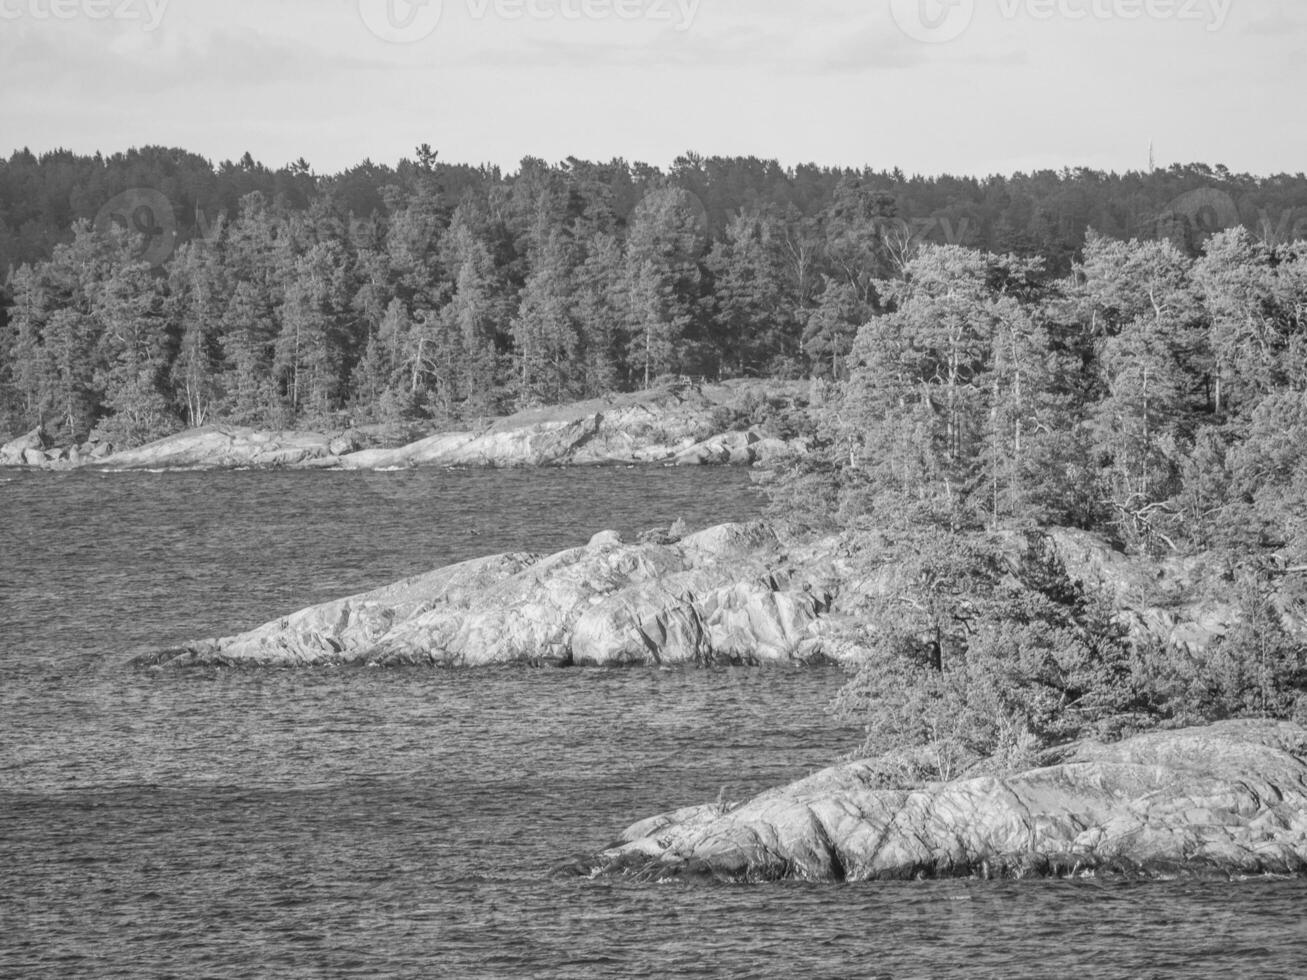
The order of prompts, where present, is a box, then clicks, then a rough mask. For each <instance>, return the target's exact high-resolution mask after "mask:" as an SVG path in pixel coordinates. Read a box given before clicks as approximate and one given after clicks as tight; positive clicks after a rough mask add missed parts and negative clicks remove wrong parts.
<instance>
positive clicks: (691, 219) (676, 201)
mask: <svg viewBox="0 0 1307 980" xmlns="http://www.w3.org/2000/svg"><path fill="white" fill-rule="evenodd" d="M642 213H643V214H646V215H648V214H652V215H653V216H655V218H656V219H657V218H659V217H661V218H662V219H663V220H666V221H668V222H669V223H670V224H672V225H675V226H677V227H679V228H683V229H684V230H686V231H689V232H692V234H693V236H694V240H695V246H696V248H699V249H704V248H706V247H707V246H708V245H709V244H711V241H712V239H711V237H710V232H711V230H712V229H711V227H710V226H709V223H708V209H707V208H706V207H704V203H703V201H702V200H701V199H700V197H699V195H698V194H696V193H694V191H688V190H686V189H685V188H684V187H662V188H659V189H657V190H654V191H651V192H649V193H648V194H646V195H645V196H644V197H642V198H641V199H640V201H639V202H638V203H637V204H636V206H635V208H634V210H632V212H631V217H632V220H634V219H635V217H636V216H637V215H640V214H642Z"/></svg>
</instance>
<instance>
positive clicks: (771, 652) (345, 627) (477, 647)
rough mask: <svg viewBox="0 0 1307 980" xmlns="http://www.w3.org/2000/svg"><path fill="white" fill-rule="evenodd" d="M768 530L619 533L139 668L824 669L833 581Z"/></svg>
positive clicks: (803, 552)
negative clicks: (643, 536)
mask: <svg viewBox="0 0 1307 980" xmlns="http://www.w3.org/2000/svg"><path fill="white" fill-rule="evenodd" d="M820 554H821V550H820V548H819V547H818V546H795V547H792V548H786V547H785V546H783V545H782V543H781V542H780V540H779V539H778V538H777V536H776V534H775V533H774V532H773V531H772V530H771V528H770V527H768V526H767V525H765V524H761V523H756V524H746V525H739V524H730V525H723V526H721V527H717V528H711V529H709V530H707V531H703V532H700V533H698V534H694V535H691V536H689V537H686V538H684V539H683V540H681V541H678V542H675V543H668V544H654V543H638V544H624V543H622V541H621V538H620V536H619V535H618V534H616V533H615V532H606V533H604V534H600V535H597V536H596V537H595V538H594V540H593V541H591V543H590V544H589V545H588V546H586V547H583V548H574V549H570V550H568V551H563V552H560V553H559V554H556V555H552V556H548V557H541V556H538V555H525V554H510V555H496V556H493V557H489V558H481V559H477V560H475V561H470V562H465V563H463V564H460V565H454V566H451V567H449V568H443V569H439V570H437V571H434V572H431V573H429V574H427V575H422V576H418V577H416V578H412V579H408V580H406V581H403V582H400V583H397V584H395V585H391V586H387V587H385V588H382V589H378V590H376V591H374V592H369V593H366V594H364V595H359V596H353V597H351V598H348V599H342V600H339V601H336V602H329V603H325V604H323V605H319V606H314V607H312V608H309V609H304V610H301V611H300V612H297V613H294V614H292V615H290V616H287V617H285V618H283V619H278V620H274V621H273V622H270V623H267V624H266V625H264V626H261V627H259V628H258V629H255V630H252V631H250V632H248V633H243V634H241V635H239V636H232V637H227V638H225V639H217V640H206V641H202V642H197V643H192V644H189V645H187V646H185V647H183V648H180V649H173V650H165V651H160V652H155V653H149V654H146V655H144V656H143V657H140V658H138V659H137V661H136V663H137V664H138V665H141V666H164V665H167V666H174V667H178V666H272V667H308V666H323V665H353V666H372V665H376V666H401V665H437V666H449V667H479V666H490V665H496V664H514V663H558V664H575V665H581V666H601V665H623V664H681V663H707V662H723V663H750V664H757V663H776V662H804V661H809V660H813V659H816V658H818V657H820V656H821V643H820V637H819V635H818V630H819V627H820V615H821V613H822V612H824V611H825V610H826V609H827V608H828V606H829V603H830V599H831V592H830V580H831V579H832V578H833V572H832V571H831V570H830V569H829V567H828V565H826V564H824V563H823V562H822V560H821V559H820Z"/></svg>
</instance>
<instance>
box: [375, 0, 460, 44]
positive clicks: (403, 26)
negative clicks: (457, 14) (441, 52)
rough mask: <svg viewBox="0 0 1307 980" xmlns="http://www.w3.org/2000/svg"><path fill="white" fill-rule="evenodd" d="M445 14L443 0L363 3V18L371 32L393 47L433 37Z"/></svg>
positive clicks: (390, 0)
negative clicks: (442, 15)
mask: <svg viewBox="0 0 1307 980" xmlns="http://www.w3.org/2000/svg"><path fill="white" fill-rule="evenodd" d="M443 11H444V3H443V0H359V16H360V17H362V18H363V23H364V24H365V25H366V26H367V29H368V30H370V31H371V32H372V33H373V34H375V35H376V36H377V37H379V38H381V40H383V41H386V42H388V43H390V44H414V43H416V42H418V41H421V40H423V39H425V38H428V37H430V36H431V35H432V34H433V33H434V32H435V30H436V28H437V27H438V26H439V24H440V15H441V13H443Z"/></svg>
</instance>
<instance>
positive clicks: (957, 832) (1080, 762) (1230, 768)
mask: <svg viewBox="0 0 1307 980" xmlns="http://www.w3.org/2000/svg"><path fill="white" fill-rule="evenodd" d="M574 870H576V871H577V872H578V873H582V874H631V875H639V876H642V877H653V878H663V877H674V876H677V875H685V874H703V875H712V876H716V877H719V878H725V879H731V880H744V881H760V880H776V879H782V878H793V879H800V880H809V881H847V882H855V881H868V880H878V879H881V880H883V879H911V878H940V877H970V876H983V877H991V876H993V877H1022V876H1037V875H1065V876H1074V875H1090V874H1106V873H1117V874H1128V875H1173V874H1194V875H1220V876H1227V875H1266V874H1276V875H1295V874H1301V873H1303V872H1304V871H1305V870H1307V729H1304V728H1301V727H1299V726H1297V725H1291V724H1286V723H1278V724H1277V723H1271V722H1248V721H1243V722H1226V723H1221V724H1217V725H1212V726H1208V727H1204V728H1196V729H1186V730H1181V731H1164V732H1150V733H1147V734H1144V735H1139V736H1136V737H1135V738H1131V739H1127V740H1125V741H1123V742H1119V743H1117V744H1114V745H1105V744H1102V743H1099V742H1093V741H1084V742H1078V743H1075V744H1072V745H1068V746H1065V747H1061V748H1058V749H1056V750H1053V751H1051V752H1049V753H1047V755H1046V757H1045V758H1044V759H1043V760H1041V764H1040V765H1039V766H1037V767H1036V768H1031V769H1028V770H1026V771H1023V772H1017V773H1011V774H1003V775H984V776H979V777H974V778H962V779H957V780H954V781H951V782H945V783H934V784H929V785H926V786H922V787H920V788H916V789H911V790H902V789H885V788H883V787H881V786H880V785H879V784H878V780H877V778H876V770H875V767H874V765H873V764H872V763H870V762H867V761H859V762H850V763H847V764H845V765H841V766H836V767H835V768H832V769H827V770H825V771H824V772H819V773H817V774H815V775H813V776H810V777H808V778H807V779H803V780H800V781H798V782H796V783H793V784H791V785H789V786H786V787H783V788H780V789H775V790H771V791H769V792H766V793H763V794H761V795H760V796H757V797H755V798H753V799H752V800H748V801H745V802H741V803H717V804H706V805H703V806H695V807H690V808H687V809H684V810H678V811H676V812H674V813H668V814H664V815H662V816H658V817H653V818H651V819H649V820H645V821H642V822H641V823H638V824H636V825H634V826H633V827H631V828H630V829H629V830H627V831H626V832H625V834H623V835H622V839H621V842H620V843H618V844H616V845H615V846H613V847H611V848H609V849H608V850H606V851H604V852H602V853H601V854H598V855H596V856H595V857H593V858H591V859H589V860H587V861H582V862H579V863H578V864H577V865H576V866H575V868H574Z"/></svg>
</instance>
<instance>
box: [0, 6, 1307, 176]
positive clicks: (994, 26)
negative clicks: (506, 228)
mask: <svg viewBox="0 0 1307 980" xmlns="http://www.w3.org/2000/svg"><path fill="white" fill-rule="evenodd" d="M1300 8H1307V4H1301V3H1299V2H1297V0H443V2H441V0H426V2H425V3H424V4H417V5H414V4H411V3H410V2H409V0H0V153H3V155H4V156H6V157H7V156H8V155H9V153H10V152H11V151H12V150H14V149H15V148H19V147H23V146H27V147H30V148H31V149H32V150H34V151H37V152H40V151H45V150H50V149H53V148H57V147H67V148H70V149H73V150H77V151H80V152H91V151H95V150H103V151H110V152H111V151H118V150H124V149H127V148H129V147H132V146H139V145H144V144H163V145H168V146H181V147H185V148H186V149H189V150H193V151H195V152H198V153H200V154H203V155H204V156H206V157H209V158H210V159H211V160H213V161H214V162H215V163H216V162H219V161H221V160H224V159H238V158H239V157H240V155H241V154H242V153H244V152H245V151H246V150H249V151H250V152H251V153H253V154H254V156H255V157H256V158H257V159H259V160H261V161H263V162H264V163H267V164H268V165H270V166H273V167H276V166H280V165H282V164H285V163H287V162H290V161H292V160H294V159H296V158H298V157H301V156H302V157H304V158H305V159H307V160H308V161H309V163H310V164H311V165H312V166H313V168H314V170H315V171H316V172H318V173H329V172H333V171H336V170H339V169H341V168H344V167H347V166H351V165H353V164H355V163H358V162H360V161H361V160H363V159H364V158H365V157H370V158H371V159H373V160H375V161H378V162H384V163H394V162H395V161H397V160H398V159H399V158H400V157H403V156H412V152H413V148H414V147H415V146H417V145H418V144H419V143H423V142H426V143H430V144H431V145H432V146H433V147H435V148H436V149H437V150H438V151H439V152H440V156H441V159H443V160H446V161H451V162H470V163H483V162H489V163H496V164H500V165H502V166H504V167H505V168H506V169H510V170H511V169H516V164H517V161H518V160H520V159H521V158H522V157H523V156H524V155H532V156H538V157H543V158H545V159H546V160H548V161H551V162H556V161H560V160H563V159H565V158H566V157H568V156H577V157H582V158H589V159H605V160H606V159H611V158H613V157H618V156H620V157H625V158H626V159H628V160H640V161H645V162H648V163H653V164H657V165H660V166H666V165H667V164H669V163H670V162H671V161H672V160H673V159H674V158H675V157H676V156H677V155H679V154H681V153H683V152H685V151H687V150H693V151H696V152H698V153H702V154H705V155H714V154H721V155H749V154H752V155H756V156H760V157H775V158H778V159H780V160H781V161H782V162H784V163H786V164H794V163H799V162H806V161H814V162H817V163H821V164H829V165H854V166H862V165H871V166H873V167H876V168H892V167H894V166H899V167H902V168H903V169H904V170H906V171H909V172H920V173H939V172H954V173H968V174H977V173H979V174H987V173H1010V172H1013V171H1017V170H1031V169H1036V168H1043V167H1054V168H1061V167H1063V166H1090V167H1099V168H1105V169H1114V170H1131V169H1141V168H1143V167H1144V165H1145V164H1146V163H1147V159H1148V145H1149V141H1150V140H1153V141H1155V143H1156V146H1157V158H1158V162H1159V164H1163V165H1165V164H1169V163H1172V162H1189V161H1203V162H1207V163H1212V164H1217V163H1223V164H1225V165H1227V166H1229V167H1230V168H1231V169H1233V170H1239V171H1251V172H1254V173H1272V172H1282V171H1287V172H1293V173H1296V172H1299V171H1303V170H1307V126H1304V125H1303V110H1302V108H1301V105H1300V101H1301V99H1302V95H1303V92H1304V90H1305V89H1307V84H1304V83H1307V68H1305V67H1304V66H1307V9H1300Z"/></svg>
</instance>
